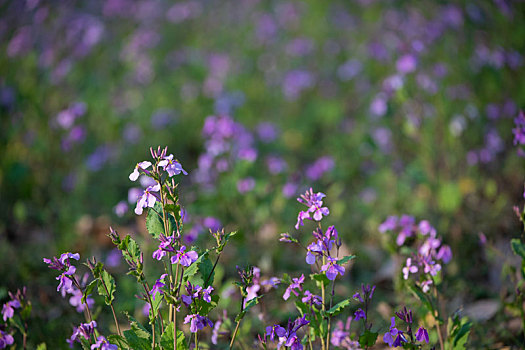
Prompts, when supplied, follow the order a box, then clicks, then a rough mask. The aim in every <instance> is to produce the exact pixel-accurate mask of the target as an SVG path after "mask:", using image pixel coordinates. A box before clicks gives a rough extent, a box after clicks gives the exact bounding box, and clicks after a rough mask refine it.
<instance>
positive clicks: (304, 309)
mask: <svg viewBox="0 0 525 350" xmlns="http://www.w3.org/2000/svg"><path fill="white" fill-rule="evenodd" d="M295 307H296V308H297V310H299V313H300V314H301V316H304V315H307V314H309V313H310V307H309V306H308V305H307V304H305V303H303V302H302V301H298V300H296V301H295Z"/></svg>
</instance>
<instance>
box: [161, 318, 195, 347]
mask: <svg viewBox="0 0 525 350" xmlns="http://www.w3.org/2000/svg"><path fill="white" fill-rule="evenodd" d="M160 345H161V347H162V349H173V322H170V323H168V324H167V325H166V328H164V333H162V337H161V339H160ZM187 349H188V347H187V346H186V341H185V339H184V333H183V332H182V331H181V330H177V350H187Z"/></svg>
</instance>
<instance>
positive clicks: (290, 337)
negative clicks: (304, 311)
mask: <svg viewBox="0 0 525 350" xmlns="http://www.w3.org/2000/svg"><path fill="white" fill-rule="evenodd" d="M309 323H310V321H308V320H306V317H304V316H303V317H299V318H297V319H296V320H295V321H294V322H292V321H291V320H289V321H288V325H287V327H286V328H284V327H281V326H280V325H278V324H276V325H273V326H268V327H266V334H265V335H264V341H263V342H264V343H265V342H266V341H267V339H268V337H269V340H270V341H274V339H275V338H276V336H277V338H278V339H279V344H278V345H277V348H278V349H280V348H281V347H282V346H286V347H290V349H291V350H302V349H303V345H302V344H301V341H300V339H299V337H298V336H297V331H298V330H299V329H300V328H301V327H303V326H305V325H307V324H309Z"/></svg>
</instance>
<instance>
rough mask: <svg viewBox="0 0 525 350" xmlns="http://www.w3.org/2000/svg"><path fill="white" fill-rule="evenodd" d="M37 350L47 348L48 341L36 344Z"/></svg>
mask: <svg viewBox="0 0 525 350" xmlns="http://www.w3.org/2000/svg"><path fill="white" fill-rule="evenodd" d="M36 350H47V345H46V343H40V344H38V345H37V346H36Z"/></svg>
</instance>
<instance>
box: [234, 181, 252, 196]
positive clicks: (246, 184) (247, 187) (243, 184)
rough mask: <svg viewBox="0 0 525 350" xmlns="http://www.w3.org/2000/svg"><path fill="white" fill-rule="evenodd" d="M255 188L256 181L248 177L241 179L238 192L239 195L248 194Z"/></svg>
mask: <svg viewBox="0 0 525 350" xmlns="http://www.w3.org/2000/svg"><path fill="white" fill-rule="evenodd" d="M254 187H255V180H254V178H253V177H246V178H244V179H240V180H239V181H237V191H239V193H241V194H243V193H246V192H250V191H251V190H253V189H254Z"/></svg>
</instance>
